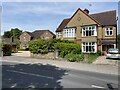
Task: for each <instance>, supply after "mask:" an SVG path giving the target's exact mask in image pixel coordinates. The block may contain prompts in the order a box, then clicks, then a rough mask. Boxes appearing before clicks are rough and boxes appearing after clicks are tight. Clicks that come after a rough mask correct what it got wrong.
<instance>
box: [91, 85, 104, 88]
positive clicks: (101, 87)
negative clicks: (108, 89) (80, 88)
mask: <svg viewBox="0 0 120 90" xmlns="http://www.w3.org/2000/svg"><path fill="white" fill-rule="evenodd" d="M91 86H92V87H94V88H105V87H101V86H96V85H91Z"/></svg>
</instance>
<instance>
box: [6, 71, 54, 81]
mask: <svg viewBox="0 0 120 90" xmlns="http://www.w3.org/2000/svg"><path fill="white" fill-rule="evenodd" d="M7 71H9V72H14V73H20V74H26V75H32V76H37V77H44V78H49V79H54V78H53V77H48V76H43V75H39V74H33V73H26V72H20V71H14V70H7Z"/></svg>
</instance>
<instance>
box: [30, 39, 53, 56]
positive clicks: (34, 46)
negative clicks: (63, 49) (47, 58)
mask: <svg viewBox="0 0 120 90" xmlns="http://www.w3.org/2000/svg"><path fill="white" fill-rule="evenodd" d="M53 46H54V45H53V41H52V40H44V39H35V40H32V41H30V43H29V50H30V51H31V52H32V53H36V54H38V53H41V54H46V53H48V52H49V51H50V50H53V49H54V47H53Z"/></svg>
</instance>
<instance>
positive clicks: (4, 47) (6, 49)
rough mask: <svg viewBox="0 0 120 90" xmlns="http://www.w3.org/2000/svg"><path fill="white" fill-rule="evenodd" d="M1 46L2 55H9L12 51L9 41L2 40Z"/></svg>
mask: <svg viewBox="0 0 120 90" xmlns="http://www.w3.org/2000/svg"><path fill="white" fill-rule="evenodd" d="M1 46H2V51H3V56H10V55H11V53H12V47H11V45H10V44H9V43H6V42H3V43H2V44H1Z"/></svg>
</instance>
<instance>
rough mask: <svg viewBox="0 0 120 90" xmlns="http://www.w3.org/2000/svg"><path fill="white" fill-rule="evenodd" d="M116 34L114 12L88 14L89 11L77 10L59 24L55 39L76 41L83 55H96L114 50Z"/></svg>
mask: <svg viewBox="0 0 120 90" xmlns="http://www.w3.org/2000/svg"><path fill="white" fill-rule="evenodd" d="M116 32H117V22H116V10H112V11H106V12H100V13H95V14H89V10H87V9H85V10H81V9H80V8H78V10H77V11H76V12H75V13H74V14H73V15H72V17H70V18H66V19H64V20H63V21H62V22H61V24H60V25H59V27H58V28H57V30H56V38H60V39H65V40H74V41H76V42H77V43H79V44H81V49H82V52H83V53H90V52H93V53H96V52H97V51H98V50H100V51H106V50H108V49H109V48H116V34H117V33H116Z"/></svg>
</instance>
